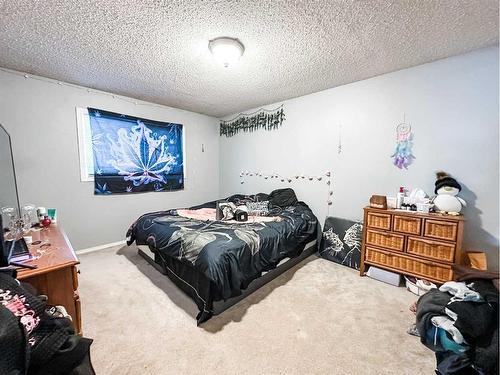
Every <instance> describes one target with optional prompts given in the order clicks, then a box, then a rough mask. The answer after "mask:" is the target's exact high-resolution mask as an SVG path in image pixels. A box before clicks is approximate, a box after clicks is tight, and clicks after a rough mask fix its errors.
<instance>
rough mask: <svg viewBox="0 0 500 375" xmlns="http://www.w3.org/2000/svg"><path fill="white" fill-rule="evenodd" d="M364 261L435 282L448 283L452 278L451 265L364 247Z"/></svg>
mask: <svg viewBox="0 0 500 375" xmlns="http://www.w3.org/2000/svg"><path fill="white" fill-rule="evenodd" d="M365 253H366V261H367V262H369V263H373V264H377V265H380V266H386V267H389V268H391V269H393V270H395V271H400V272H402V273H405V272H407V273H409V274H411V275H415V276H420V277H422V278H424V279H425V278H427V279H432V280H435V281H442V282H445V281H449V280H452V278H453V270H452V269H451V265H446V264H441V263H435V262H431V261H426V260H421V259H416V258H411V257H408V256H404V255H399V254H395V253H391V252H390V251H385V250H380V249H374V248H371V247H368V246H367V247H366V251H365Z"/></svg>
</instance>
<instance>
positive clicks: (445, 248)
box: [406, 237, 455, 262]
mask: <svg viewBox="0 0 500 375" xmlns="http://www.w3.org/2000/svg"><path fill="white" fill-rule="evenodd" d="M406 252H407V253H409V254H415V255H420V256H422V257H425V258H429V259H436V260H440V261H445V262H453V260H454V259H455V244H452V243H446V242H438V241H434V240H426V239H423V238H414V237H408V244H407V245H406Z"/></svg>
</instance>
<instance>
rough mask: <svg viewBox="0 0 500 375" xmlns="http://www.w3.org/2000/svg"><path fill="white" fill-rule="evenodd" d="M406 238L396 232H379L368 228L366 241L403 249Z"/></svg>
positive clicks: (379, 245) (388, 247) (387, 247)
mask: <svg viewBox="0 0 500 375" xmlns="http://www.w3.org/2000/svg"><path fill="white" fill-rule="evenodd" d="M404 241H405V238H404V236H400V235H398V234H394V233H386V232H379V231H375V230H370V229H368V230H367V231H366V243H367V244H369V245H374V246H378V247H384V248H386V249H390V250H396V251H403V246H404Z"/></svg>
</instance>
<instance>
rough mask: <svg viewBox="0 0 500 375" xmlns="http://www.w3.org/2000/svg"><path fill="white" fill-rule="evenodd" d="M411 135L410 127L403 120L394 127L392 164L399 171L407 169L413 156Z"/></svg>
mask: <svg viewBox="0 0 500 375" xmlns="http://www.w3.org/2000/svg"><path fill="white" fill-rule="evenodd" d="M412 147H413V133H412V132H411V126H410V125H409V124H407V123H406V122H405V121H404V120H403V122H402V123H401V124H399V125H398V126H396V148H395V150H394V153H393V154H392V155H391V157H392V158H393V163H394V165H395V166H396V167H398V168H399V169H403V168H404V169H408V166H409V165H410V164H411V163H412V161H413V159H415V156H413V154H412Z"/></svg>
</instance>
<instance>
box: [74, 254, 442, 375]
mask: <svg viewBox="0 0 500 375" xmlns="http://www.w3.org/2000/svg"><path fill="white" fill-rule="evenodd" d="M79 258H80V261H81V266H80V269H81V275H80V286H79V290H80V296H81V301H82V319H83V331H84V335H85V336H87V337H91V338H93V339H94V343H93V345H92V354H91V355H92V361H93V364H94V367H95V369H96V372H97V374H98V375H103V374H105V375H111V374H116V375H118V374H119V375H125V374H175V375H177V374H219V375H223V374H252V375H255V374H269V375H273V374H398V375H401V374H433V373H434V372H433V370H434V355H433V353H432V352H431V351H430V350H428V349H427V348H425V347H424V346H423V345H422V344H421V343H420V341H419V339H418V338H417V337H414V336H410V335H408V334H407V333H406V330H407V328H408V326H409V325H410V324H411V323H412V322H413V321H414V315H413V314H412V313H411V312H410V311H409V310H408V308H409V306H410V304H411V303H412V302H414V301H415V300H416V297H415V296H414V295H412V294H411V293H409V292H407V291H406V290H405V289H404V288H396V287H394V286H391V285H387V284H384V283H381V282H378V281H375V280H372V279H370V278H368V277H363V278H361V277H359V275H358V273H357V272H356V271H354V270H352V269H349V268H346V267H343V266H340V265H338V264H335V263H332V262H329V261H327V260H324V259H321V258H318V257H316V256H311V257H309V258H307V259H306V260H304V261H303V262H302V263H300V264H298V265H297V266H295V267H294V268H292V269H290V270H288V271H287V272H285V273H284V274H282V275H281V276H279V277H278V278H276V279H274V280H273V281H271V282H270V283H268V284H267V285H265V286H264V287H262V288H261V289H259V290H258V291H256V292H255V293H253V294H252V295H250V296H249V297H247V298H246V299H244V300H242V301H240V302H239V303H238V304H236V305H235V306H233V307H231V308H230V309H229V310H226V311H225V312H223V313H222V314H220V315H218V316H215V317H214V318H212V319H211V320H209V321H208V322H206V323H204V324H203V325H202V326H200V327H197V326H196V320H195V318H194V317H195V316H196V314H197V308H196V306H195V304H194V302H192V301H191V300H190V299H189V298H188V297H187V296H186V295H184V294H183V293H182V292H181V291H180V290H179V289H178V288H177V287H176V286H175V285H174V284H172V283H171V282H170V281H169V280H168V278H167V277H166V276H163V275H161V274H160V273H159V272H158V271H156V270H155V269H154V268H153V267H152V266H151V265H149V264H148V263H147V262H146V261H145V260H144V259H142V258H141V257H140V256H139V255H138V254H137V251H136V249H135V248H132V247H126V246H125V247H111V248H109V249H106V250H102V251H96V252H93V253H87V254H82V255H80V257H79Z"/></svg>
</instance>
